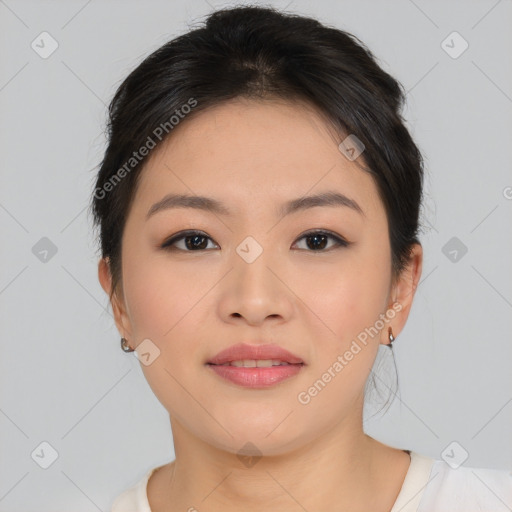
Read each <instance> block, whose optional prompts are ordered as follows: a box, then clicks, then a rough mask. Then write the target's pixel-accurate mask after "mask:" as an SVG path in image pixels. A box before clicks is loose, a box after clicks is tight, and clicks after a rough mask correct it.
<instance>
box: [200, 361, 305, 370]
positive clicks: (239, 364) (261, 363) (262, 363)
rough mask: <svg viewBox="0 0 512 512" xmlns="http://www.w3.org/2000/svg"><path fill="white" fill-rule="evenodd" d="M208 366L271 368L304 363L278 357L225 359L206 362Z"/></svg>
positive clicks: (302, 364)
mask: <svg viewBox="0 0 512 512" xmlns="http://www.w3.org/2000/svg"><path fill="white" fill-rule="evenodd" d="M206 364H208V365H210V366H234V367H236V368H271V367H273V366H290V365H294V366H304V363H289V362H288V361H281V360H279V359H243V360H238V361H227V362H225V363H222V364H215V363H206Z"/></svg>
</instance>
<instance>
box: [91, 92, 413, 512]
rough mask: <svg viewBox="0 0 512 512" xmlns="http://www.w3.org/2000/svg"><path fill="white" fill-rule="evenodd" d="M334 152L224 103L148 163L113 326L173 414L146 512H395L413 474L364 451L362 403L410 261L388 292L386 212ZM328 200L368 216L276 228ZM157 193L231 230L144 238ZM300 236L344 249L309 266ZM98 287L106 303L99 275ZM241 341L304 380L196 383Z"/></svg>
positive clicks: (307, 126) (317, 125) (321, 216)
mask: <svg viewBox="0 0 512 512" xmlns="http://www.w3.org/2000/svg"><path fill="white" fill-rule="evenodd" d="M341 140H342V139H341V138H340V136H339V135H336V134H335V133H334V131H333V130H332V128H331V127H330V126H329V125H328V123H327V122H326V120H325V119H324V118H323V117H322V116H321V115H320V114H318V113H317V112H316V111H315V110H313V109H311V108H308V107H307V106H306V105H302V104H299V103H294V104H291V103H285V102H278V101H271V100H267V101H265V102H262V101H259V102H258V101H249V100H241V99H236V100H232V101H230V102H229V103H226V104H223V105H221V106H217V107H215V108H212V109H209V110H206V111H203V112H199V113H198V114H197V115H196V116H195V117H193V118H191V119H190V120H185V121H182V122H181V123H180V125H178V126H177V127H176V128H175V129H174V130H173V132H172V136H171V137H169V138H168V139H167V140H166V141H165V142H164V143H162V145H160V146H158V147H157V148H156V149H155V150H154V151H153V153H151V155H150V157H149V160H148V161H147V163H146V166H145V168H144V171H143V173H142V175H141V181H140V184H139V188H138V189H137V192H136V195H135V199H134V202H133V204H132V208H131V210H130V212H129V215H128V218H127V221H126V226H125V231H124V236H123V245H122V275H123V280H122V289H121V291H120V292H119V294H118V295H117V296H115V297H114V299H113V301H112V308H113V312H114V317H115V321H116V325H117V328H118V330H119V332H120V334H121V335H122V336H123V337H125V338H126V339H127V340H128V341H129V343H130V345H131V347H132V348H136V347H137V345H138V344H139V343H140V342H142V340H144V339H146V338H149V339H150V340H151V342H152V343H153V344H154V345H155V346H156V347H158V349H159V350H160V355H159V356H158V357H157V358H156V359H155V360H154V361H153V362H152V363H151V364H150V365H148V366H146V365H144V364H142V363H141V367H142V370H143V372H144V375H145V377H146V379H147V381H148V383H149V385H150V386H151V388H152V390H153V391H154V393H155V395H156V396H157V398H158V399H159V401H160V402H161V403H162V405H163V406H164V407H165V408H166V409H167V411H168V412H169V415H170V422H171V427H172V433H173V442H174V448H175V455H176V459H175V461H173V462H172V463H169V464H166V465H164V466H162V467H160V468H159V469H158V471H156V472H155V473H154V474H153V476H152V477H151V479H150V480H149V483H148V497H149V503H150V506H151V509H152V511H153V512H159V511H163V510H166V511H175V510H176V511H177V510H181V511H185V510H189V509H190V507H195V508H196V509H197V510H204V511H206V510H208V511H209V512H217V511H223V512H226V511H228V512H229V511H231V510H233V511H234V510H237V511H239V510H244V511H248V512H252V511H261V510H265V509H267V508H268V507H269V506H270V508H271V509H272V510H280V511H284V512H286V511H294V512H295V511H297V510H299V509H300V507H299V504H300V506H302V507H304V508H305V509H306V510H309V511H316V510H351V511H352V512H357V511H361V512H362V511H366V512H367V511H368V510H372V511H374V512H379V511H382V512H384V511H388V512H389V510H391V508H392V506H393V504H394V502H395V500H396V497H397V495H398V493H399V491H400V488H401V485H402V483H403V480H404V478H405V475H406V472H407V470H408V468H409V464H410V457H409V455H408V454H407V453H405V452H403V451H402V450H399V449H396V448H394V447H391V446H387V445H385V444H383V443H380V442H379V441H377V440H375V439H373V438H371V437H370V436H368V435H366V434H365V433H364V431H363V426H362V413H363V398H364V387H365V383H366V381H367V379H368V377H369V374H370V371H371V368H372V365H373V362H374V360H375V357H376V355H377V351H378V347H379V344H388V343H389V338H388V327H389V326H391V327H392V329H393V334H394V336H395V337H397V336H398V335H399V334H400V332H401V331H402V329H403V327H404V325H405V323H406V320H407V317H408V315H409V311H410V308H411V305H412V301H413V297H414V293H415V290H416V287H417V284H418V281H419V278H420V275H421V268H422V249H421V246H420V245H417V246H415V247H414V250H413V253H412V257H411V259H410V263H409V265H408V267H407V269H406V270H405V271H404V272H403V273H402V274H401V275H400V277H399V279H398V280H397V281H393V280H392V274H391V252H390V243H389V236H388V225H387V218H386V214H385V210H384V206H383V204H382V202H381V200H380V198H379V196H378V193H377V188H376V186H375V184H374V182H373V179H372V178H371V176H370V175H369V174H368V173H367V172H365V171H363V170H361V169H360V168H359V167H358V165H356V161H350V160H348V159H347V158H346V157H345V156H344V155H343V154H342V153H341V152H340V150H339V149H338V144H339V142H341ZM363 156H364V153H363V155H362V156H361V157H359V159H358V161H357V162H358V163H364V162H362V157H363ZM326 190H334V191H338V192H341V193H343V194H345V195H347V196H349V197H350V198H352V199H354V200H356V201H357V202H358V204H359V205H360V206H361V208H362V209H363V211H364V216H363V215H360V214H358V213H357V212H355V211H353V210H352V209H350V208H347V207H329V206H322V207H315V208H312V209H309V210H305V211H302V212H297V213H294V214H291V215H289V216H287V217H278V216H276V212H275V209H276V205H280V204H281V203H282V202H285V201H287V200H289V199H295V198H298V197H302V196H304V195H311V194H314V193H318V192H321V191H326ZM169 192H174V193H185V194H191V195H206V196H210V197H214V198H216V199H219V200H220V201H222V202H223V203H225V205H226V206H227V207H228V208H230V209H232V210H233V211H234V212H235V214H234V216H233V217H232V218H230V217H223V216H221V215H216V214H213V213H209V212H205V211H200V210H192V209H183V208H180V209H173V210H164V211H161V212H158V213H156V214H155V215H154V216H153V217H151V218H150V219H149V220H147V221H146V219H145V216H146V213H147V212H148V210H149V208H150V207H151V206H152V205H153V204H154V203H155V202H157V201H159V200H160V199H161V198H162V197H163V196H164V195H166V194H167V193H169ZM185 229H197V230H200V231H203V232H204V233H205V234H206V235H205V236H207V237H209V238H206V239H201V243H204V244H205V245H204V247H205V249H202V250H200V249H194V248H192V250H190V249H189V250H188V252H185V251H186V249H187V248H186V246H185V240H181V241H179V242H177V246H178V247H179V248H181V249H183V251H181V252H180V251H179V250H176V251H175V252H169V251H168V250H166V249H162V248H161V247H160V246H161V245H162V244H163V243H164V242H165V241H166V240H168V239H169V238H170V237H171V235H174V234H176V233H178V232H179V231H182V230H185ZM311 229H324V230H329V231H332V232H334V233H335V234H337V235H339V236H341V237H342V238H344V239H345V240H348V241H350V242H352V244H351V245H349V246H348V247H339V248H336V247H335V242H334V240H332V239H328V241H327V242H326V243H328V244H329V245H328V246H326V247H325V248H322V249H316V250H315V248H314V240H311V239H309V240H310V242H311V243H310V245H309V246H308V244H307V242H308V239H307V238H302V235H303V233H305V232H306V231H309V230H311ZM247 236H251V237H253V238H254V239H255V240H257V242H258V243H259V244H260V246H261V247H262V249H263V252H262V254H261V255H260V256H259V257H258V258H257V259H256V260H255V261H254V262H252V263H247V262H246V261H245V260H244V259H242V258H241V257H240V256H239V255H238V253H237V252H236V248H237V246H238V245H239V244H240V243H241V242H242V241H243V240H244V239H245V238H246V237H247ZM206 244H207V245H206ZM312 246H313V248H311V247H312ZM322 251H323V252H322ZM98 275H99V280H100V282H101V285H102V287H103V289H104V290H105V292H106V293H107V294H108V293H109V292H110V287H111V278H110V273H109V269H108V260H104V259H102V260H100V262H99V266H98ZM394 303H396V304H400V305H401V309H400V311H399V312H395V315H394V317H393V318H392V319H391V320H389V322H387V323H385V326H384V328H383V329H382V330H381V331H380V333H379V334H378V335H376V336H373V337H368V342H367V344H366V345H363V344H360V346H361V348H362V349H361V350H360V351H359V352H358V353H357V355H355V356H354V357H353V359H352V360H351V361H349V362H348V364H347V365H346V366H345V367H344V368H343V370H342V371H341V372H339V373H337V374H336V377H335V378H332V379H331V381H330V382H329V383H328V384H327V385H326V386H325V387H324V388H323V389H322V390H321V392H319V393H318V394H317V395H316V396H314V397H313V398H312V399H311V401H310V402H309V403H308V404H306V405H304V404H302V403H300V402H299V401H298V399H297V396H298V394H299V393H300V392H301V391H307V390H308V388H310V387H311V386H312V385H313V383H314V382H315V381H317V380H318V379H320V378H321V377H322V374H324V373H325V372H326V371H327V369H328V368H329V367H330V366H332V365H333V363H334V362H335V361H336V360H337V357H338V355H342V354H344V353H345V352H346V351H347V350H348V349H349V347H350V346H351V343H352V342H353V340H355V339H356V337H357V335H358V334H359V333H360V332H361V331H364V329H365V328H366V327H370V326H373V325H374V324H375V322H376V320H378V319H379V315H380V314H385V313H386V311H388V310H391V309H393V304H394ZM241 341H246V342H247V343H250V344H265V343H273V344H277V345H280V346H282V347H284V348H286V349H288V350H290V351H291V352H292V353H294V354H296V355H298V356H299V357H301V358H302V359H303V360H304V362H305V363H306V366H304V367H303V368H302V370H301V372H300V374H299V375H297V376H295V377H292V378H291V379H288V380H285V381H283V382H281V383H279V384H277V385H275V386H273V387H270V388H267V389H247V388H243V387H240V386H237V385H234V384H232V383H230V382H228V381H225V380H223V379H221V378H220V377H219V376H217V375H216V374H215V373H214V372H213V371H211V369H210V368H208V367H206V366H205V362H206V361H207V360H208V359H209V358H210V357H212V356H214V355H215V354H216V353H218V352H219V351H221V350H223V349H225V348H227V347H228V346H230V345H233V344H235V343H238V342H241ZM247 442H251V443H253V444H254V445H255V446H256V447H257V449H258V451H259V454H261V455H262V457H261V458H260V459H259V460H257V462H256V463H255V464H253V465H251V466H250V467H249V466H248V465H245V464H244V463H242V462H241V461H240V459H239V458H238V457H237V453H238V452H239V450H240V449H241V447H243V446H244V445H245V444H246V443H247ZM191 510H194V509H191Z"/></svg>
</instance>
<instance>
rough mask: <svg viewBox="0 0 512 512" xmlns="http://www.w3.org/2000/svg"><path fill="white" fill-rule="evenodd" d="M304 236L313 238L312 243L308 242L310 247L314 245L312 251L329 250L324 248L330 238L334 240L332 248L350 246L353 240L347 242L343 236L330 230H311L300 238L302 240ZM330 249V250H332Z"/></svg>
mask: <svg viewBox="0 0 512 512" xmlns="http://www.w3.org/2000/svg"><path fill="white" fill-rule="evenodd" d="M303 238H305V239H309V240H311V243H306V245H307V247H308V248H311V247H313V250H312V251H310V252H327V251H324V250H323V249H324V248H325V245H326V240H328V239H329V238H330V239H331V240H334V244H333V246H331V247H330V249H336V248H338V247H348V246H349V245H350V244H351V243H352V242H347V241H346V240H344V239H343V238H341V237H340V236H338V235H335V234H334V233H331V232H330V231H321V230H316V231H309V232H308V233H305V234H304V235H302V236H301V237H300V238H299V240H302V239H303ZM330 249H328V250H330Z"/></svg>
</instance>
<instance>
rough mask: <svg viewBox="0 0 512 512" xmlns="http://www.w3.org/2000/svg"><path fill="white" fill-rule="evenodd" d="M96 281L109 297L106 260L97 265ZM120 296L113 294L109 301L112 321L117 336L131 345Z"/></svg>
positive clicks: (129, 326)
mask: <svg viewBox="0 0 512 512" xmlns="http://www.w3.org/2000/svg"><path fill="white" fill-rule="evenodd" d="M98 279H99V281H100V284H101V287H102V288H103V290H104V291H105V293H106V294H107V295H108V296H109V297H110V292H111V289H112V274H111V272H110V262H109V259H108V258H102V259H101V260H100V261H99V263H98ZM118 293H119V292H118ZM120 295H121V297H118V296H117V294H114V295H113V297H112V299H111V306H112V312H113V314H114V320H115V322H116V326H117V330H118V331H119V334H120V335H121V336H122V337H123V338H126V340H127V341H128V342H132V344H133V341H132V329H131V323H130V320H129V317H128V314H127V313H126V307H125V303H124V298H123V297H122V293H121V294H120Z"/></svg>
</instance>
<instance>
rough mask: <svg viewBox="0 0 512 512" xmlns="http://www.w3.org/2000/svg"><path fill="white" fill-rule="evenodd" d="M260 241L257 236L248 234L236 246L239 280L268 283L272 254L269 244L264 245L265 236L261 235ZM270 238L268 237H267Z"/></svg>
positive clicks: (235, 263) (235, 261) (236, 265)
mask: <svg viewBox="0 0 512 512" xmlns="http://www.w3.org/2000/svg"><path fill="white" fill-rule="evenodd" d="M258 238H260V241H258V240H257V239H256V237H255V236H252V235H248V236H246V237H245V238H244V239H243V240H242V241H241V242H240V243H239V244H238V245H237V246H236V248H235V258H234V265H235V273H236V276H237V280H240V279H242V280H243V281H246V280H247V279H249V281H250V282H252V281H254V282H256V283H259V284H263V283H264V282H265V283H266V282H267V281H268V280H269V279H268V278H269V276H268V274H272V273H271V272H270V270H269V268H268V267H269V266H271V261H272V254H271V252H272V251H271V250H270V248H269V247H268V246H266V247H264V245H263V244H264V241H263V237H262V236H259V237H258ZM265 240H268V238H265Z"/></svg>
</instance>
